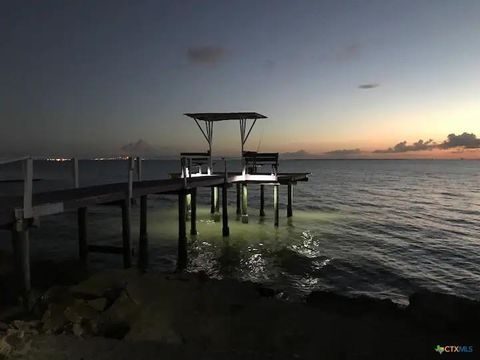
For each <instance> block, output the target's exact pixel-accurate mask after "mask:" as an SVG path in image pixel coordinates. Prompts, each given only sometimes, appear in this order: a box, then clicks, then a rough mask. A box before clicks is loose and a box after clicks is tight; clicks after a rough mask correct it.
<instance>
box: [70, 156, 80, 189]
mask: <svg viewBox="0 0 480 360" xmlns="http://www.w3.org/2000/svg"><path fill="white" fill-rule="evenodd" d="M72 164H73V166H72V178H73V179H72V180H73V187H74V188H78V187H79V185H80V183H79V181H78V159H77V158H73V159H72Z"/></svg>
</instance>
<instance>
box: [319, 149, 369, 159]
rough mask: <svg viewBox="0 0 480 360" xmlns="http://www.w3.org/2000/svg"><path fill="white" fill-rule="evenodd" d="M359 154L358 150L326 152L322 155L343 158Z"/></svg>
mask: <svg viewBox="0 0 480 360" xmlns="http://www.w3.org/2000/svg"><path fill="white" fill-rule="evenodd" d="M361 153H362V151H361V150H360V149H341V150H333V151H327V152H326V153H324V155H327V156H339V157H343V156H352V155H359V154H361Z"/></svg>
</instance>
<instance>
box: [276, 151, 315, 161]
mask: <svg viewBox="0 0 480 360" xmlns="http://www.w3.org/2000/svg"><path fill="white" fill-rule="evenodd" d="M280 157H281V158H282V159H309V158H314V157H315V155H313V154H310V153H309V152H307V151H305V150H298V151H294V152H285V153H281V154H280Z"/></svg>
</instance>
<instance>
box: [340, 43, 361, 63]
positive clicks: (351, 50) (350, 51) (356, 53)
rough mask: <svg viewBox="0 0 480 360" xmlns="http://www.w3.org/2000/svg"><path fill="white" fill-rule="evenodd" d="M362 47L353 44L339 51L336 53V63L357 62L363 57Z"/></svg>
mask: <svg viewBox="0 0 480 360" xmlns="http://www.w3.org/2000/svg"><path fill="white" fill-rule="evenodd" d="M361 49H362V47H361V45H360V44H359V43H351V44H349V45H347V46H345V47H341V48H339V49H337V51H336V52H335V61H337V62H348V61H352V60H356V59H358V58H359V57H360V55H361Z"/></svg>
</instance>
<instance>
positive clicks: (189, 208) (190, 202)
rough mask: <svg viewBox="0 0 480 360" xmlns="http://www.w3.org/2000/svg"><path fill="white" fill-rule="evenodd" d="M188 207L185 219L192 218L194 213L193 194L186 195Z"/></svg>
mask: <svg viewBox="0 0 480 360" xmlns="http://www.w3.org/2000/svg"><path fill="white" fill-rule="evenodd" d="M185 196H186V198H185V201H186V205H185V206H186V208H185V211H186V213H185V219H186V220H190V214H191V213H192V196H191V195H190V194H187V195H185Z"/></svg>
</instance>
